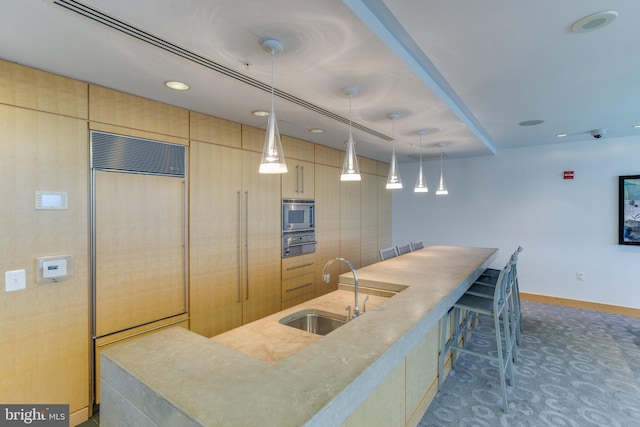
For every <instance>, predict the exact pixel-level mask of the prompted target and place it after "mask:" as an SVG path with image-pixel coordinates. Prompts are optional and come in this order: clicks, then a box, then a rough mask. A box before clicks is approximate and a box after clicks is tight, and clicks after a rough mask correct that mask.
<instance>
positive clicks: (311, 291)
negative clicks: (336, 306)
mask: <svg viewBox="0 0 640 427" xmlns="http://www.w3.org/2000/svg"><path fill="white" fill-rule="evenodd" d="M314 297H315V254H308V255H301V256H296V257H291V258H283V259H282V308H289V307H291V306H294V305H296V304H300V303H302V302H305V301H308V300H310V299H312V298H314Z"/></svg>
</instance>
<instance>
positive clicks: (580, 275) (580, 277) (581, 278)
mask: <svg viewBox="0 0 640 427" xmlns="http://www.w3.org/2000/svg"><path fill="white" fill-rule="evenodd" d="M576 280H579V281H581V282H584V281H585V275H584V272H583V271H578V272H577V273H576Z"/></svg>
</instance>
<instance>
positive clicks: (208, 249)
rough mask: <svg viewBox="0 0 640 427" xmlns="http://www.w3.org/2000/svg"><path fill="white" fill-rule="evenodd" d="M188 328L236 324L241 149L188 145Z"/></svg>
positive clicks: (211, 331)
mask: <svg viewBox="0 0 640 427" xmlns="http://www.w3.org/2000/svg"><path fill="white" fill-rule="evenodd" d="M190 155H191V156H190V164H191V171H190V176H191V181H190V212H189V216H190V239H189V240H190V251H189V257H190V260H191V263H190V283H189V286H190V304H189V307H190V310H189V311H190V314H191V330H192V331H194V332H196V333H198V334H202V335H204V336H206V337H211V336H214V335H217V334H219V333H222V332H225V331H228V330H229V329H233V328H235V327H238V326H240V325H242V288H241V283H242V277H241V271H242V266H241V265H240V262H241V260H242V254H241V250H243V248H242V246H241V239H242V232H241V230H240V226H241V225H242V221H241V215H242V208H241V203H242V197H243V196H242V191H241V190H242V174H241V170H242V151H241V150H237V149H233V148H228V147H223V146H218V145H213V144H205V143H201V142H195V141H193V142H192V143H191V148H190Z"/></svg>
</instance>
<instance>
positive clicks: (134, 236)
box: [95, 172, 186, 336]
mask: <svg viewBox="0 0 640 427" xmlns="http://www.w3.org/2000/svg"><path fill="white" fill-rule="evenodd" d="M184 186H185V183H184V180H183V179H179V178H172V177H165V176H153V175H140V174H129V173H113V172H96V176H95V187H96V190H95V194H96V196H95V197H96V209H95V218H96V220H95V227H96V244H95V247H96V255H95V256H96V261H95V262H96V285H95V286H96V295H95V303H96V313H95V316H96V319H95V333H96V336H102V335H106V334H109V333H113V332H117V331H121V330H124V329H128V328H131V327H134V326H138V325H142V324H145V323H149V322H152V321H155V320H159V319H163V318H166V317H170V316H174V315H177V314H181V313H185V312H186V287H185V264H184V261H185V259H184V256H185V255H184V248H185V236H184V231H185V221H184V212H185V211H184V198H185V195H184V191H185V188H184ZM160 194H161V195H162V197H158V195H160Z"/></svg>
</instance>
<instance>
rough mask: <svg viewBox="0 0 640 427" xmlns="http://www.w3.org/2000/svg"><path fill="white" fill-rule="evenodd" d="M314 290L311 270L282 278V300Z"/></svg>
mask: <svg viewBox="0 0 640 427" xmlns="http://www.w3.org/2000/svg"><path fill="white" fill-rule="evenodd" d="M313 290H314V273H313V271H311V272H308V273H304V274H301V275H299V276H294V277H290V278H288V279H284V280H282V301H287V300H290V299H292V298H296V297H298V296H300V295H303V294H308V293H310V292H313Z"/></svg>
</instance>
